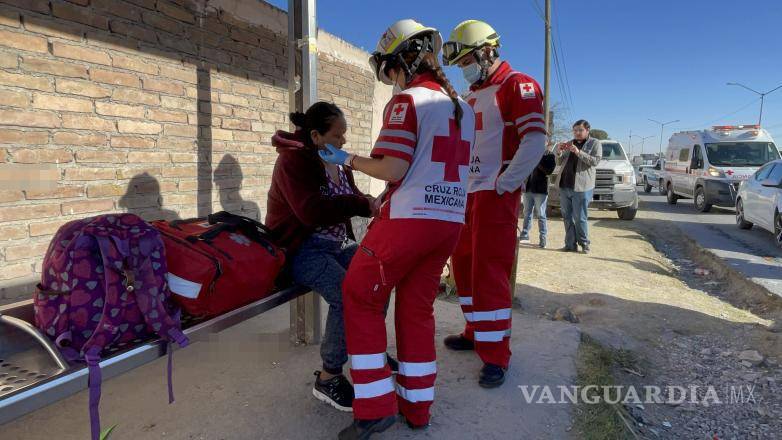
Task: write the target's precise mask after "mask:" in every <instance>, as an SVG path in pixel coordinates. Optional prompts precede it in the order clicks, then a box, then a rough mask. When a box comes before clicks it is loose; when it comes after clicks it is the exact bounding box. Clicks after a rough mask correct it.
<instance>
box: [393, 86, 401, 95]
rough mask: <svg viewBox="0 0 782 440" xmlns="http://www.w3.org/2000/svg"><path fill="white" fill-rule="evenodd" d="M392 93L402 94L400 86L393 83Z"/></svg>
mask: <svg viewBox="0 0 782 440" xmlns="http://www.w3.org/2000/svg"><path fill="white" fill-rule="evenodd" d="M392 93H393V94H394V95H398V94H400V93H402V86H400V85H399V84H398V83H394V91H393V92H392Z"/></svg>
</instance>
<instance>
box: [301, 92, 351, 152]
mask: <svg viewBox="0 0 782 440" xmlns="http://www.w3.org/2000/svg"><path fill="white" fill-rule="evenodd" d="M342 116H344V113H342V110H340V108H339V107H337V106H336V105H334V104H332V103H330V102H325V101H319V102H316V103H315V104H312V105H311V106H310V108H308V109H307V112H306V113H302V112H294V113H291V114H289V115H288V119H290V121H291V122H292V123H293V125H295V126H296V128H297V130H299V131H301V132H302V141H303V142H304V145H306V146H308V147H314V146H315V144H314V143H313V142H312V135H311V134H310V132H311V131H312V130H315V131H317V132H318V133H320V134H326V133H328V131H329V130H331V126H332V124H333V123H334V121H335V120H337V119H338V118H340V117H342Z"/></svg>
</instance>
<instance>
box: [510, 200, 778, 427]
mask: <svg viewBox="0 0 782 440" xmlns="http://www.w3.org/2000/svg"><path fill="white" fill-rule="evenodd" d="M644 216H645V213H644V212H643V211H641V212H639V216H638V218H637V219H636V220H635V221H631V222H627V221H621V220H618V219H617V218H616V214H615V213H613V212H600V211H590V226H591V231H590V232H591V239H592V253H591V254H589V255H584V254H574V253H562V252H559V251H558V250H557V249H558V248H560V247H562V245H563V228H562V226H561V219H560V218H559V217H553V218H550V219H549V230H550V232H549V238H548V242H549V247H550V248H551V249H545V250H544V249H539V248H537V239H536V237H537V229H536V228H533V231H531V234H530V235H531V237H532V243H523V244H522V249H521V252H520V266H519V267H520V268H519V274H518V281H519V285H518V290H517V298H518V302H519V303H520V304H521V306H522V307H523V308H524V310H525V312H526V313H530V314H534V315H538V316H543V317H551V316H553V315H554V314H555V311H556V309H557V308H559V307H567V308H569V309H570V310H571V311H572V312H573V313H574V314H575V315H576V317H577V319H578V320H579V323H578V324H577V326H578V327H579V328H580V329H581V330H582V331H583V332H584V333H585V334H587V335H590V336H592V337H594V338H595V339H597V340H598V341H599V342H600V343H601V344H603V345H605V346H608V347H612V348H615V349H626V350H630V351H631V352H632V354H633V356H634V357H636V358H637V359H638V365H637V366H635V367H634V369H633V372H634V373H633V374H630V373H627V372H625V371H618V372H617V373H616V376H617V378H616V379H617V382H618V384H624V385H629V384H635V385H636V386H642V385H647V384H648V385H662V386H667V385H682V386H688V385H692V384H696V385H701V386H706V385H712V386H715V387H719V389H720V390H723V389H724V387H726V386H728V385H729V384H730V385H731V386H733V385H736V386H738V385H742V386H743V385H745V384H747V385H756V386H757V388H756V389H755V397H756V398H757V400H758V401H761V400H762V401H761V402H759V403H758V404H757V405H750V404H746V405H725V406H723V407H719V408H715V407H711V408H707V407H704V406H698V405H684V406H678V407H675V406H667V405H652V406H649V405H647V406H646V407H643V408H629V410H631V411H630V412H631V414H632V415H633V417H634V418H635V422H636V426H635V428H636V429H637V431H638V433H639V435H648V437H649V438H709V439H712V438H720V439H722V438H778V437H776V435H777V434H772V433H778V432H780V429H781V428H782V426H780V421H779V416H780V415H782V412H778V411H782V408H780V403H781V402H780V400H781V399H780V397H779V392H778V391H779V384H780V383H782V370H780V368H779V360H780V359H782V335H780V334H779V333H772V332H770V331H769V330H768V326H769V325H771V324H772V318H774V317H775V314H774V311H778V310H779V302H780V301H778V300H775V299H768V300H767V301H761V302H762V304H759V303H758V302H757V301H754V302H752V301H745V300H743V299H742V298H741V297H742V292H736V289H737V287H736V286H732V285H731V284H730V282H729V280H726V279H720V278H718V277H716V276H715V275H714V274H713V273H709V274H708V275H696V274H695V273H696V272H698V271H699V269H702V268H701V267H698V265H697V264H696V263H695V262H694V260H696V258H695V257H697V256H695V257H693V256H692V255H688V254H687V252H686V249H685V247H684V246H682V243H683V241H682V240H683V239H682V237H680V236H678V235H677V233H676V231H674V230H673V229H672V228H667V229H664V230H660V229H656V228H655V227H653V226H652V225H651V224H650V223H651V222H650V223H647V222H645V221H644ZM657 224H659V222H657ZM712 272H713V271H712ZM731 302H733V303H735V304H736V305H738V306H741V307H747V305H748V304H749V303H752V305H754V307H748V308H750V309H752V310H755V311H756V312H757V313H753V312H752V311H749V310H746V309H743V308H739V307H737V306H734V305H733V304H731ZM743 350H757V351H758V352H759V353H760V354H761V355H762V356H764V357H765V360H764V361H763V362H762V363H761V364H760V365H753V366H750V367H747V366H745V365H742V364H741V363H740V360H739V359H738V356H739V353H740V352H741V351H743ZM641 375H642V376H643V377H640V376H641ZM642 406H643V405H642ZM775 418H776V419H775ZM669 424H670V425H671V426H670V427H669V426H668V425H669ZM713 436H716V437H713Z"/></svg>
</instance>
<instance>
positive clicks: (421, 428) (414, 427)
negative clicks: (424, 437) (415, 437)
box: [402, 416, 429, 431]
mask: <svg viewBox="0 0 782 440" xmlns="http://www.w3.org/2000/svg"><path fill="white" fill-rule="evenodd" d="M402 419H404V421H405V424H406V425H407V427H408V428H410V429H412V430H413V431H424V430H426V429H428V428H429V423H427V424H426V425H415V424H413V423H412V422H411V421H410V420H407V417H405V416H402Z"/></svg>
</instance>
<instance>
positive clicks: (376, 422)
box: [337, 416, 396, 440]
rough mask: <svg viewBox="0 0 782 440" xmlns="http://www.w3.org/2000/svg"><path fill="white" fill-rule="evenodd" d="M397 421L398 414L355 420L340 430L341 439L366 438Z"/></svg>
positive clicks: (363, 439) (356, 439)
mask: <svg viewBox="0 0 782 440" xmlns="http://www.w3.org/2000/svg"><path fill="white" fill-rule="evenodd" d="M394 423H396V416H388V417H384V418H382V419H372V420H353V423H352V424H351V425H350V426H348V427H347V428H345V429H343V430H342V431H340V433H339V436H338V437H337V438H338V439H339V440H366V439H368V438H369V437H370V436H371V435H372V434H376V433H378V432H383V431H385V430H386V429H388V428H390V427H391V426H392V425H393V424H394Z"/></svg>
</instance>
